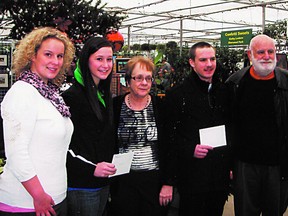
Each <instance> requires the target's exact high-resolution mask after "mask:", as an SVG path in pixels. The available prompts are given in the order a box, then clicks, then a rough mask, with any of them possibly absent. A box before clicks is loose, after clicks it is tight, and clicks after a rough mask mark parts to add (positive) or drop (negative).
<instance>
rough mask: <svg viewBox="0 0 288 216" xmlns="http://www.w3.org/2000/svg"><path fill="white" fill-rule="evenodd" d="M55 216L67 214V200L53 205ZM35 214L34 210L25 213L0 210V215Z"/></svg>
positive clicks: (32, 215) (18, 215) (27, 215)
mask: <svg viewBox="0 0 288 216" xmlns="http://www.w3.org/2000/svg"><path fill="white" fill-rule="evenodd" d="M53 209H54V210H55V212H56V214H57V216H66V215H68V214H67V200H66V199H65V200H63V201H62V202H61V203H59V204H57V205H55V206H53ZM12 215H15V216H35V215H36V214H35V212H27V213H10V212H1V211H0V216H12Z"/></svg>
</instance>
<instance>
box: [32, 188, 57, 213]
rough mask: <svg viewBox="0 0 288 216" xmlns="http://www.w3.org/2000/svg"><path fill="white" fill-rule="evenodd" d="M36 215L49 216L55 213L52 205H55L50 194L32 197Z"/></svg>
mask: <svg viewBox="0 0 288 216" xmlns="http://www.w3.org/2000/svg"><path fill="white" fill-rule="evenodd" d="M33 202H34V207H35V213H36V216H51V215H56V212H55V210H54V209H53V206H54V205H55V203H54V201H53V199H52V197H51V196H49V195H48V194H46V193H43V194H41V195H40V196H39V197H38V196H37V197H35V198H34V199H33Z"/></svg>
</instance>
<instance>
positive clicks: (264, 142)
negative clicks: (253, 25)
mask: <svg viewBox="0 0 288 216" xmlns="http://www.w3.org/2000/svg"><path fill="white" fill-rule="evenodd" d="M248 57H249V59H250V60H251V61H252V66H250V67H246V68H243V69H241V70H240V71H238V72H236V73H235V74H233V75H232V76H231V77H229V78H228V80H227V81H226V84H227V86H228V89H229V93H230V96H231V97H230V99H231V125H230V126H231V127H230V129H231V130H232V131H233V137H232V149H233V153H234V158H235V167H234V170H233V173H234V205H235V206H234V209H235V215H236V216H250V215H251V216H256V215H260V214H261V213H262V215H263V216H265V215H267V216H279V215H282V214H283V213H284V211H285V209H286V207H287V205H285V204H284V203H286V198H285V197H287V179H288V71H287V70H283V69H280V68H278V67H276V49H275V44H274V41H273V39H272V38H270V37H268V36H266V35H257V36H256V37H254V38H253V39H252V40H251V42H250V49H249V50H248Z"/></svg>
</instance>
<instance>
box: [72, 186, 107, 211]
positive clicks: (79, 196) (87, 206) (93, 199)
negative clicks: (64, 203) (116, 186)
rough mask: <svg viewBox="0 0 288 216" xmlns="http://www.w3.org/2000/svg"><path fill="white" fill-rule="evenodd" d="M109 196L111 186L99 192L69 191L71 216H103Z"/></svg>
mask: <svg viewBox="0 0 288 216" xmlns="http://www.w3.org/2000/svg"><path fill="white" fill-rule="evenodd" d="M108 195H109V186H105V187H103V188H101V189H99V190H97V191H87V190H72V191H68V196H67V200H68V215H69V216H102V214H103V212H104V209H105V206H106V203H107V200H108Z"/></svg>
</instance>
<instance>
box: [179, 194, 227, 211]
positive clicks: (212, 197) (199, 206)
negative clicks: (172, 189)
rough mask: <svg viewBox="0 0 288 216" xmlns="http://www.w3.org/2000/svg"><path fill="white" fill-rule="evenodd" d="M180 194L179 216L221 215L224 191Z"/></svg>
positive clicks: (225, 195) (224, 197)
mask: <svg viewBox="0 0 288 216" xmlns="http://www.w3.org/2000/svg"><path fill="white" fill-rule="evenodd" d="M179 194H180V205H179V216H188V215H193V216H222V214H223V208H224V205H225V202H226V200H227V198H228V196H227V192H226V191H213V192H209V193H201V194H185V193H181V192H180V193H179Z"/></svg>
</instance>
